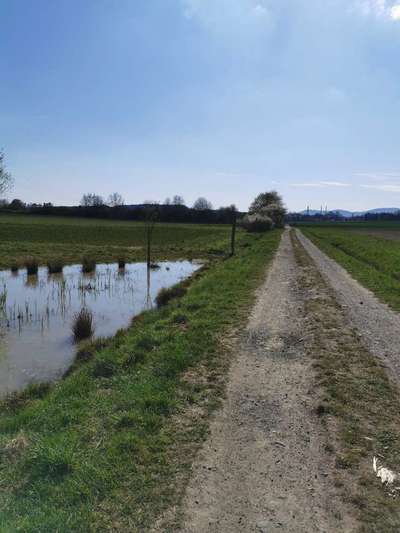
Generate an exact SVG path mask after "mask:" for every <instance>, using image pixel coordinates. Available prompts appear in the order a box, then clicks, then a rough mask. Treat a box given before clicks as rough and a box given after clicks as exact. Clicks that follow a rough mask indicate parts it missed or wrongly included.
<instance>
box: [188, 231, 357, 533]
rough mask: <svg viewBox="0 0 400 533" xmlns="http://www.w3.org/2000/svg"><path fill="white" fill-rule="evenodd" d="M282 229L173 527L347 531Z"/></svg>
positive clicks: (224, 531) (300, 293)
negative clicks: (177, 523)
mask: <svg viewBox="0 0 400 533" xmlns="http://www.w3.org/2000/svg"><path fill="white" fill-rule="evenodd" d="M300 270H301V268H300V267H299V265H298V264H296V260H295V257H294V253H293V247H292V244H291V240H290V238H289V234H288V232H285V234H284V236H283V239H282V243H281V246H280V248H279V251H278V253H277V256H276V258H275V260H274V263H273V265H272V267H271V270H270V272H269V274H268V276H267V279H266V282H265V283H264V285H263V286H262V287H261V288H260V289H259V293H258V298H257V303H256V305H255V307H254V309H253V312H252V314H251V316H250V319H249V324H248V328H247V332H246V335H245V336H244V338H243V339H242V341H241V342H240V344H239V347H238V353H237V357H236V359H235V361H234V363H233V364H232V368H231V371H230V377H229V383H228V389H227V397H226V400H225V402H224V405H223V408H222V409H221V410H220V411H219V412H218V413H217V415H216V417H215V419H214V420H213V422H212V425H211V434H210V437H209V439H208V441H207V442H206V444H205V446H204V447H203V449H202V451H201V453H200V454H199V457H198V459H197V461H196V463H195V465H194V469H193V476H192V480H191V482H190V484H189V487H188V490H187V493H186V497H185V500H184V516H185V520H184V525H183V528H182V531H184V532H187V533H191V532H193V533H194V532H196V533H201V532H218V533H228V532H229V533H233V532H253V531H254V532H265V533H267V532H268V533H272V532H275V531H276V532H278V531H279V532H281V531H282V532H290V533H312V532H326V533H328V532H329V533H330V532H332V533H333V532H335V533H336V532H339V531H345V532H347V531H353V522H352V519H351V518H350V514H349V513H348V511H347V509H346V508H345V507H344V506H343V503H342V501H341V498H340V497H339V496H338V494H337V492H336V489H335V488H334V465H333V458H332V456H331V455H329V454H328V453H327V452H326V451H325V447H326V445H327V442H328V435H327V434H326V431H327V430H326V429H324V426H323V425H322V424H321V422H320V420H319V419H318V417H317V415H316V414H315V408H316V405H317V401H318V393H317V392H315V390H316V389H315V383H314V372H313V369H312V357H311V355H309V354H308V352H307V339H305V338H304V335H305V333H304V332H305V331H306V330H307V320H308V319H307V317H306V316H305V315H304V310H303V305H304V302H305V301H306V299H309V298H312V297H313V294H312V290H311V291H310V289H305V288H304V287H303V286H302V285H301V283H300V278H299V271H300Z"/></svg>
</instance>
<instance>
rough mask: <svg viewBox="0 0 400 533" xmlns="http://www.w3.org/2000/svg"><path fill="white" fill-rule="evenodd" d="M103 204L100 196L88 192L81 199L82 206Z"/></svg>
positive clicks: (99, 205)
mask: <svg viewBox="0 0 400 533" xmlns="http://www.w3.org/2000/svg"><path fill="white" fill-rule="evenodd" d="M102 205H104V200H103V197H102V196H99V195H98V194H94V193H92V192H89V193H87V194H84V195H83V196H82V199H81V206H82V207H101V206H102Z"/></svg>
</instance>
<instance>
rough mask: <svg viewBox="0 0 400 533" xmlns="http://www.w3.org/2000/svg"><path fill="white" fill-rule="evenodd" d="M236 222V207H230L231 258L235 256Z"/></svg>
mask: <svg viewBox="0 0 400 533" xmlns="http://www.w3.org/2000/svg"><path fill="white" fill-rule="evenodd" d="M236 221H237V213H236V207H235V206H234V205H233V206H232V233H231V256H233V255H235V241H236Z"/></svg>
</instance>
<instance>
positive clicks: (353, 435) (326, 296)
mask: <svg viewBox="0 0 400 533" xmlns="http://www.w3.org/2000/svg"><path fill="white" fill-rule="evenodd" d="M291 236H292V242H293V246H294V250H295V256H296V260H297V262H298V265H299V266H300V268H301V269H302V272H301V283H302V286H303V287H304V289H305V290H307V289H308V290H309V291H310V294H313V297H310V298H307V299H306V301H305V312H306V315H307V317H308V319H309V327H308V329H309V331H308V332H307V333H308V335H309V337H310V339H311V341H310V344H309V346H308V350H309V351H310V353H311V354H312V356H313V357H314V369H315V372H316V375H317V380H318V385H319V387H320V391H321V404H320V406H319V407H318V409H317V413H318V414H319V416H321V419H322V421H323V423H324V424H326V425H327V427H328V429H329V430H330V432H331V433H332V437H333V435H334V434H337V435H338V439H337V441H336V443H335V442H334V439H333V438H332V444H331V445H330V446H329V451H331V452H332V453H335V456H336V468H337V476H336V483H337V486H338V487H340V488H341V490H342V494H343V498H344V499H345V500H346V502H348V503H349V504H351V505H352V506H353V508H354V509H355V510H356V512H357V517H358V521H359V523H360V532H363V533H378V532H379V533H381V532H383V531H384V532H385V533H395V532H396V533H397V532H398V531H400V502H399V499H398V497H397V496H395V494H394V493H393V492H391V491H390V490H389V489H385V488H384V487H383V486H382V484H381V482H380V480H378V479H377V478H376V476H375V474H374V473H373V471H372V459H373V456H374V455H376V456H378V457H380V458H381V460H382V462H383V463H384V464H385V466H387V467H389V468H392V469H393V470H394V471H396V472H397V471H399V469H400V447H399V444H400V399H399V395H398V390H397V388H396V386H395V385H394V384H393V383H392V382H391V381H390V380H389V378H388V376H387V374H386V372H385V370H384V368H383V367H382V364H381V362H380V361H379V360H377V359H376V358H375V357H374V356H372V355H371V354H370V353H369V352H368V351H367V350H366V349H365V348H364V347H363V346H362V344H361V342H360V339H359V337H358V335H357V333H356V332H355V331H354V330H353V329H352V328H350V327H349V326H348V325H347V323H346V320H345V317H344V314H343V311H342V309H341V308H340V306H339V305H338V304H337V302H336V299H335V296H334V293H333V291H332V290H331V289H330V288H329V287H327V285H326V283H325V282H324V280H323V279H322V277H321V275H320V273H319V271H318V270H317V268H316V266H315V264H314V263H313V261H312V260H311V258H310V257H309V255H308V254H307V253H306V251H305V250H304V248H303V247H302V246H301V244H300V242H299V241H298V239H297V237H296V236H295V234H294V232H292V233H291Z"/></svg>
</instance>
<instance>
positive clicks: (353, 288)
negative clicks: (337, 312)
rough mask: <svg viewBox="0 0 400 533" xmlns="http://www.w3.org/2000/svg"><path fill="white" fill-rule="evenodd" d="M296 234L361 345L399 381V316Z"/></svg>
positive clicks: (302, 236) (313, 245) (315, 247)
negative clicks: (328, 286)
mask: <svg viewBox="0 0 400 533" xmlns="http://www.w3.org/2000/svg"><path fill="white" fill-rule="evenodd" d="M296 234H297V236H298V238H299V240H300V242H301V244H302V245H303V246H304V248H305V249H306V251H307V252H308V254H309V255H310V257H311V258H312V259H313V260H314V262H315V264H316V265H317V268H318V269H319V271H320V272H321V274H322V276H323V277H324V279H325V281H326V282H327V283H328V284H329V285H330V286H331V287H332V288H333V289H334V291H335V294H336V299H337V301H338V302H339V304H341V306H342V308H343V311H344V313H345V315H346V316H347V318H348V320H349V321H350V323H351V325H352V326H354V327H355V328H356V329H357V330H358V334H359V336H360V341H361V342H362V344H363V345H364V346H365V347H366V348H367V349H368V350H369V351H370V352H371V353H372V354H373V355H374V356H375V357H378V358H380V359H381V360H382V361H383V363H384V365H385V366H386V367H387V369H388V370H389V375H390V376H391V377H392V378H394V379H395V380H396V381H397V382H400V346H399V336H400V315H399V314H398V313H396V312H394V311H393V310H392V309H390V307H389V306H388V305H386V304H384V303H382V302H380V301H379V300H378V299H377V297H376V296H375V295H374V294H373V293H372V292H371V291H369V290H368V289H366V288H365V287H363V286H361V285H360V284H359V283H358V282H357V281H356V280H354V279H353V278H352V277H351V276H350V274H349V273H348V272H347V271H346V270H345V269H344V268H343V267H341V266H340V265H339V264H338V263H336V261H334V260H333V259H331V258H329V257H328V256H327V255H326V254H325V253H324V252H322V251H321V250H320V249H319V248H317V246H315V244H313V243H312V242H311V241H310V240H309V239H308V238H307V237H305V236H304V235H303V233H301V231H299V230H296Z"/></svg>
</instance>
